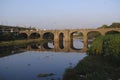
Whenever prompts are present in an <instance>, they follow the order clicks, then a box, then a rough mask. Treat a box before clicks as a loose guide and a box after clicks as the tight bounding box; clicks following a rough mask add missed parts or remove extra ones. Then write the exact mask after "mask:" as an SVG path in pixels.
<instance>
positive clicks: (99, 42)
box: [88, 36, 104, 55]
mask: <svg viewBox="0 0 120 80" xmlns="http://www.w3.org/2000/svg"><path fill="white" fill-rule="evenodd" d="M103 39H104V36H100V37H98V38H96V39H95V40H94V42H93V43H92V45H91V47H90V48H89V50H88V54H92V55H98V54H102V53H103Z"/></svg>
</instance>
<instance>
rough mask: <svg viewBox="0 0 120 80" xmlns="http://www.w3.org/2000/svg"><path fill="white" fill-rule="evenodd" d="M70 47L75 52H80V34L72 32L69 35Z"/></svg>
mask: <svg viewBox="0 0 120 80" xmlns="http://www.w3.org/2000/svg"><path fill="white" fill-rule="evenodd" d="M70 41H71V42H70V43H71V44H70V47H71V48H72V49H75V50H80V49H82V48H83V46H84V44H83V33H82V32H78V31H76V32H73V33H71V35H70Z"/></svg>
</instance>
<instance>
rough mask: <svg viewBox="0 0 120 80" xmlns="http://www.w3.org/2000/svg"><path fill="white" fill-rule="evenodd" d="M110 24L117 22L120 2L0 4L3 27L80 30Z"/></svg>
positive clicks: (26, 0) (3, 0) (17, 0)
mask: <svg viewBox="0 0 120 80" xmlns="http://www.w3.org/2000/svg"><path fill="white" fill-rule="evenodd" d="M113 22H120V0H0V24H2V25H13V26H27V27H29V26H32V27H36V28H39V29H72V28H74V29H77V28H79V29H81V28H97V27H100V26H101V25H103V24H107V25H110V24H112V23H113Z"/></svg>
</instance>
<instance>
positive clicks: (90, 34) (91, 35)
mask: <svg viewBox="0 0 120 80" xmlns="http://www.w3.org/2000/svg"><path fill="white" fill-rule="evenodd" d="M99 36H101V33H100V32H98V31H90V32H88V34H87V37H88V47H90V45H91V44H92V42H93V41H94V40H95V39H96V38H97V37H99Z"/></svg>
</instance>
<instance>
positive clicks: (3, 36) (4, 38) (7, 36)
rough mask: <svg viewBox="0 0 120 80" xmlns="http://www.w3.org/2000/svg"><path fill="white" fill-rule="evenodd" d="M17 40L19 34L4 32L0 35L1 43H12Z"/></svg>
mask: <svg viewBox="0 0 120 80" xmlns="http://www.w3.org/2000/svg"><path fill="white" fill-rule="evenodd" d="M16 38H17V33H11V32H4V33H1V34H0V41H11V40H15V39H16Z"/></svg>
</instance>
